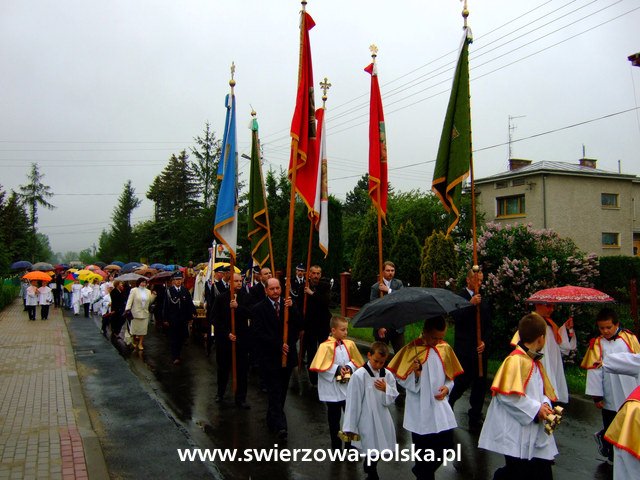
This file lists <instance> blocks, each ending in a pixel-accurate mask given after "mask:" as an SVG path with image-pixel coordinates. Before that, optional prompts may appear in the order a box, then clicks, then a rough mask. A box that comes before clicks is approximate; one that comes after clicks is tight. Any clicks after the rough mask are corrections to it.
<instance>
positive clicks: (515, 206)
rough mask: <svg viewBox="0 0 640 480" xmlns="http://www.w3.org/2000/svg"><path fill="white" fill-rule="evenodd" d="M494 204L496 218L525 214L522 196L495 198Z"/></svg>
mask: <svg viewBox="0 0 640 480" xmlns="http://www.w3.org/2000/svg"><path fill="white" fill-rule="evenodd" d="M496 202H497V216H498V217H511V216H518V215H524V214H525V213H526V210H525V205H524V195H514V196H513V197H501V198H496Z"/></svg>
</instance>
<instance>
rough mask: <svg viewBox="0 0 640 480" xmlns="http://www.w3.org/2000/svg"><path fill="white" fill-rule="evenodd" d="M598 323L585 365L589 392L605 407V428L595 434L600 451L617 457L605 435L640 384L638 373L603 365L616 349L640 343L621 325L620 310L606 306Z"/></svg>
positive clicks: (638, 349)
mask: <svg viewBox="0 0 640 480" xmlns="http://www.w3.org/2000/svg"><path fill="white" fill-rule="evenodd" d="M596 325H597V327H598V330H599V331H600V336H598V337H596V338H594V339H592V340H591V342H590V343H589V349H588V350H587V352H586V353H585V356H584V359H583V360H582V364H581V365H580V366H581V367H582V368H584V369H586V370H587V388H586V391H585V393H586V394H587V395H591V397H592V398H593V401H594V404H595V407H596V408H597V409H599V410H601V411H602V424H603V429H602V430H600V431H599V432H597V433H596V434H595V440H596V444H597V446H598V451H599V453H600V454H601V455H602V456H604V457H607V458H608V459H609V460H613V449H612V448H611V444H610V443H608V442H607V441H606V440H604V439H603V435H604V432H605V431H606V430H607V428H609V425H610V424H611V422H612V421H613V419H614V417H615V416H616V412H617V411H618V410H619V409H620V407H621V406H622V404H623V403H624V402H625V400H626V399H627V397H628V396H629V394H631V392H632V391H633V390H634V389H635V387H636V386H637V379H636V377H632V376H628V375H618V374H615V373H610V372H609V371H605V369H603V368H601V367H602V363H603V361H607V357H609V355H611V354H614V353H640V344H638V339H637V338H636V336H635V335H634V334H633V333H632V332H630V331H628V330H625V329H624V328H622V327H621V325H620V323H619V321H618V316H617V314H616V312H615V311H614V310H612V309H610V308H603V309H602V310H600V312H599V313H598V316H597V317H596Z"/></svg>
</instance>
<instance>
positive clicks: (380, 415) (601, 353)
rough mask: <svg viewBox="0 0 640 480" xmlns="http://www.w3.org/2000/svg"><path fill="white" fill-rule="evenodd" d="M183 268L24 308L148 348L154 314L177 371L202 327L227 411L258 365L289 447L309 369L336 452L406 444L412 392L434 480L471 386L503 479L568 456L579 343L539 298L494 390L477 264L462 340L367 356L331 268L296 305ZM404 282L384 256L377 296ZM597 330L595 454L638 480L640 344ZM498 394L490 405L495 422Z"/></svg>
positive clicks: (370, 471) (610, 328)
mask: <svg viewBox="0 0 640 480" xmlns="http://www.w3.org/2000/svg"><path fill="white" fill-rule="evenodd" d="M185 273H186V274H187V279H186V281H185V278H184V274H183V273H182V272H176V273H175V274H173V275H172V276H171V277H170V278H168V279H167V280H166V282H165V283H156V284H154V285H152V286H151V288H148V287H149V285H148V280H147V279H146V278H140V279H138V280H137V281H136V282H135V287H133V286H129V285H126V284H125V283H123V282H119V281H117V280H115V281H111V280H107V281H104V282H94V283H93V284H89V283H88V282H84V285H81V284H80V282H79V281H77V280H76V281H74V284H73V285H72V286H71V291H70V292H68V295H61V293H62V292H64V291H65V290H64V289H63V288H62V284H61V283H58V279H57V278H55V279H54V280H53V281H52V282H51V284H49V285H44V284H42V285H38V284H37V282H31V284H27V283H25V285H24V289H23V290H24V293H23V295H24V300H25V309H26V310H27V311H28V312H29V319H30V320H35V317H36V306H37V305H41V318H42V319H43V320H46V318H47V311H48V306H49V305H50V304H52V303H53V304H55V305H56V306H67V308H73V311H74V314H75V315H79V312H80V305H83V307H84V315H85V316H86V317H88V316H90V314H91V312H95V313H96V314H99V315H101V316H102V332H103V334H104V335H105V336H107V334H108V331H110V334H111V337H112V339H114V340H115V339H117V338H119V337H120V336H121V335H122V332H123V330H126V334H125V336H126V337H128V338H130V339H131V340H130V341H131V345H132V346H133V348H137V349H139V350H144V339H145V336H146V334H147V331H148V327H149V319H150V317H151V314H150V311H153V317H154V318H155V321H156V324H157V325H158V326H159V327H163V328H165V329H166V331H167V333H168V336H169V342H170V351H171V357H172V361H173V363H174V365H176V366H178V365H180V364H181V363H182V356H181V351H182V348H183V346H184V344H185V340H186V339H187V337H188V336H189V332H190V329H191V330H193V331H196V332H199V335H201V337H202V338H203V340H204V341H205V345H206V348H205V351H206V353H207V355H208V354H210V352H211V351H212V348H213V347H214V346H215V356H216V364H217V395H216V399H215V401H216V402H217V403H220V404H221V403H223V402H224V401H225V396H226V395H227V394H228V391H229V390H234V392H233V401H234V403H235V405H236V406H237V407H238V408H240V409H250V408H251V405H249V403H248V402H247V388H248V373H249V370H250V368H251V366H257V367H258V370H259V372H260V388H261V389H262V390H263V391H264V392H266V394H267V398H268V407H267V413H266V423H267V426H268V428H269V430H270V431H271V432H273V433H274V435H276V436H277V438H278V439H280V440H286V439H287V435H288V424H287V418H286V414H285V401H286V396H287V391H288V388H289V380H290V377H291V374H292V371H293V369H294V368H295V367H296V366H298V367H300V368H303V367H304V368H306V370H307V371H308V374H309V380H310V383H311V384H312V385H313V386H314V387H316V388H317V393H318V398H319V400H320V401H322V402H324V403H325V404H326V407H327V421H328V431H329V440H330V446H331V448H333V449H343V448H354V447H355V446H358V447H359V448H361V449H363V450H373V451H382V450H385V449H390V450H394V448H395V444H396V440H395V438H396V435H395V429H394V422H393V420H392V417H391V412H390V411H389V406H390V405H391V404H393V403H394V402H396V403H397V399H398V398H403V402H401V403H400V405H402V406H403V407H404V419H403V428H405V429H406V430H407V431H408V432H410V434H411V439H412V442H413V443H414V445H415V447H416V448H417V449H428V450H430V451H433V452H434V455H433V457H432V458H431V459H429V460H427V459H423V460H420V461H417V462H416V464H415V465H414V467H413V470H412V471H413V473H414V474H415V476H416V478H418V479H433V478H434V475H435V472H436V470H437V469H438V468H439V466H440V465H441V464H442V460H443V452H444V450H445V449H449V448H452V447H453V442H454V439H453V431H454V429H455V428H456V427H457V426H458V423H457V421H456V417H455V415H454V412H453V406H454V404H455V403H456V402H457V401H458V400H459V399H460V398H461V396H462V394H463V393H464V392H465V391H466V390H468V389H470V390H471V392H470V397H469V410H468V424H469V427H470V429H471V430H473V431H475V432H476V433H477V434H479V443H478V446H479V448H482V449H486V450H489V451H493V452H496V453H498V454H501V455H504V457H505V465H504V467H502V468H500V469H498V470H497V471H496V472H495V475H494V479H512V478H521V479H534V478H535V479H536V480H539V479H551V478H553V473H552V465H553V460H554V458H555V456H556V455H557V454H558V453H559V452H558V448H557V446H556V443H555V440H554V437H553V428H554V424H553V421H552V420H550V418H552V417H553V415H554V414H556V413H557V410H554V407H556V406H557V405H566V404H567V403H568V402H569V393H568V388H567V382H566V378H565V375H564V370H563V355H564V356H566V355H568V354H570V353H571V352H572V351H575V349H576V338H575V333H574V331H573V321H572V319H569V320H567V321H566V322H564V323H562V324H561V325H559V326H558V324H556V322H555V321H554V320H553V319H552V313H553V310H554V309H553V305H552V304H536V305H534V308H533V311H532V312H531V313H529V314H527V315H525V316H524V317H523V318H522V319H521V320H520V322H519V325H518V331H517V333H516V334H515V336H514V337H513V338H512V339H511V343H512V346H513V351H512V352H511V354H510V355H508V356H507V357H506V359H505V360H504V362H503V363H502V365H501V367H500V368H499V370H498V371H497V373H496V375H495V377H494V379H493V383H492V384H491V385H490V386H489V385H488V383H487V381H486V372H487V358H488V356H489V353H490V352H491V345H489V342H488V340H487V339H488V338H490V337H491V311H492V308H491V304H490V301H489V300H488V299H485V298H484V297H483V296H482V295H481V292H480V287H481V285H482V282H483V274H482V272H481V271H479V270H478V269H472V270H469V272H468V274H467V277H466V285H465V287H464V288H463V289H462V290H461V291H460V292H458V294H459V295H460V296H461V297H463V298H465V299H467V300H468V301H469V303H470V306H469V307H466V308H462V309H460V310H457V311H455V312H453V314H452V320H453V323H454V324H455V335H454V344H453V346H449V344H447V343H446V342H445V340H444V338H445V333H446V330H447V321H446V320H445V318H443V317H435V318H430V319H428V320H426V321H425V323H424V326H423V330H422V334H421V335H420V337H419V338H417V339H415V340H413V341H411V342H409V343H408V344H405V338H404V332H403V331H402V330H401V329H396V330H394V329H391V328H375V329H374V331H373V336H374V339H375V341H374V342H373V343H371V345H370V346H369V348H368V352H367V354H366V359H363V358H362V356H361V354H360V352H359V350H358V348H357V346H356V344H355V343H354V342H353V341H352V340H350V339H348V338H347V334H348V321H347V320H346V319H344V318H343V317H339V316H333V317H332V314H331V311H330V290H331V284H330V282H329V281H328V280H327V279H326V278H324V277H323V276H322V268H321V267H320V266H319V265H314V266H311V267H310V268H309V270H308V272H307V269H306V268H305V266H304V265H302V264H301V265H298V267H297V268H296V274H295V277H292V281H291V284H290V285H291V288H290V296H287V297H286V298H285V295H284V293H283V288H282V284H281V282H280V280H279V279H277V278H274V277H273V274H272V271H271V269H270V268H268V267H264V268H258V269H255V270H254V271H253V272H251V274H247V275H245V276H244V278H243V276H242V275H240V274H239V273H235V272H232V271H231V270H230V268H229V267H228V266H227V267H225V266H222V267H219V268H217V269H216V270H215V272H213V275H212V276H211V278H210V280H209V281H205V280H206V279H204V276H202V277H203V278H200V277H201V276H200V275H198V276H196V275H194V274H192V272H189V271H186V272H185ZM185 283H186V284H187V285H188V287H189V288H187V285H185ZM403 287H404V286H403V283H402V281H400V280H399V279H396V278H395V265H394V264H393V263H392V262H390V261H388V262H385V264H384V269H383V275H382V278H381V279H380V281H379V282H376V283H375V284H374V285H372V287H371V300H375V299H377V298H379V297H381V296H385V295H393V294H394V292H396V291H398V290H400V289H402V288H403ZM199 309H200V311H201V314H200V315H198V311H199ZM477 318H479V319H480V323H481V329H480V332H481V336H480V337H478V329H477V328H476V322H477ZM595 323H596V326H597V328H598V329H599V331H600V336H598V337H597V338H594V339H592V341H591V343H590V345H589V349H588V351H587V353H586V355H585V357H584V360H583V361H582V365H581V366H582V368H584V369H586V370H587V387H586V392H585V393H586V394H587V395H589V396H591V397H592V398H593V400H594V406H595V408H596V409H598V410H600V411H601V412H602V421H603V428H602V430H601V431H599V432H598V433H596V435H595V438H596V442H597V446H598V449H599V452H600V453H601V454H602V455H603V458H605V459H608V460H610V461H613V462H614V478H615V479H616V480H618V479H631V478H640V441H639V438H640V431H639V429H638V422H640V387H638V385H639V384H640V344H639V343H638V340H637V338H636V337H635V335H634V334H633V333H631V332H630V331H628V330H625V329H624V328H622V327H621V325H620V323H619V321H618V318H617V315H616V313H615V312H614V311H613V310H611V309H609V308H603V309H602V310H601V311H600V313H599V314H598V316H597V318H596V322H595ZM123 327H124V328H123ZM298 349H300V350H298ZM391 349H393V352H394V355H393V356H392V355H391ZM230 380H232V382H231V383H233V385H234V387H235V389H232V388H230V385H229V384H230ZM488 394H490V395H491V402H490V405H489V408H488V410H487V416H486V419H485V417H484V415H483V408H484V403H485V398H486V397H487V395H488ZM341 417H342V421H341ZM364 471H365V474H366V475H367V478H369V479H376V478H378V474H377V468H376V463H375V462H370V461H366V462H365V465H364Z"/></svg>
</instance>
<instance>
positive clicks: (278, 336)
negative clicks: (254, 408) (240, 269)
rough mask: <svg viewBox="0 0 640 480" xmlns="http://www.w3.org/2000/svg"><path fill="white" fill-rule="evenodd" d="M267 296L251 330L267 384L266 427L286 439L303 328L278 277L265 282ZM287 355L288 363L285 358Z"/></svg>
mask: <svg viewBox="0 0 640 480" xmlns="http://www.w3.org/2000/svg"><path fill="white" fill-rule="evenodd" d="M265 291H266V295H267V296H266V298H265V299H264V300H262V301H261V302H259V303H257V304H256V305H254V307H253V312H252V325H251V327H252V333H253V336H254V341H255V347H256V353H257V355H258V358H259V361H260V366H261V373H262V376H263V379H264V382H265V385H266V387H267V394H268V398H269V400H268V402H269V405H268V408H267V426H268V427H269V430H271V431H275V432H278V437H279V438H280V439H282V440H284V439H286V438H287V417H286V416H285V413H284V403H285V400H286V398H287V390H288V388H289V379H290V377H291V372H292V370H293V368H294V367H295V366H296V364H297V362H298V355H297V352H296V342H297V341H298V332H299V329H300V317H299V315H298V311H297V310H296V308H294V307H293V302H292V300H291V298H287V299H284V298H283V297H282V287H281V286H280V281H279V280H278V279H276V278H270V279H269V280H268V281H267V285H266V289H265ZM285 307H286V308H288V309H289V322H288V336H287V342H286V343H285V342H284V340H283V339H284V336H283V330H284V310H285ZM283 355H286V366H284V367H283V366H282V357H283Z"/></svg>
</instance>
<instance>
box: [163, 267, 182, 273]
mask: <svg viewBox="0 0 640 480" xmlns="http://www.w3.org/2000/svg"><path fill="white" fill-rule="evenodd" d="M179 268H180V265H165V266H164V268H163V270H164V271H165V272H174V271H176V270H178V269H179Z"/></svg>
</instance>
